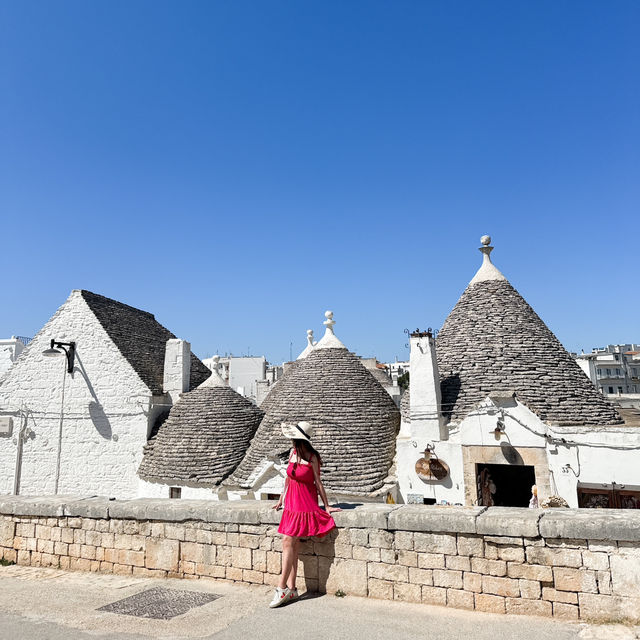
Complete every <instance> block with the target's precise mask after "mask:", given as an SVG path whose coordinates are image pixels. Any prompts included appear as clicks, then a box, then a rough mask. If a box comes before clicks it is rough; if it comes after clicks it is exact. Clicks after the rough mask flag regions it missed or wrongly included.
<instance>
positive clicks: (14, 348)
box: [0, 338, 25, 378]
mask: <svg viewBox="0 0 640 640" xmlns="http://www.w3.org/2000/svg"><path fill="white" fill-rule="evenodd" d="M24 348H25V347H24V345H23V344H22V342H20V340H17V339H16V338H9V339H8V340H0V378H1V377H2V376H3V375H4V374H5V373H6V372H7V370H8V369H9V367H10V366H11V365H12V364H13V363H14V362H15V361H16V360H17V359H18V356H19V355H20V354H21V353H22V352H23V351H24Z"/></svg>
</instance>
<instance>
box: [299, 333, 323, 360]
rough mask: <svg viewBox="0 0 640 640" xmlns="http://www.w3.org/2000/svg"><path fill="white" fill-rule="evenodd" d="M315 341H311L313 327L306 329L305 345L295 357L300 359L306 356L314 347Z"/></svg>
mask: <svg viewBox="0 0 640 640" xmlns="http://www.w3.org/2000/svg"><path fill="white" fill-rule="evenodd" d="M316 344H318V343H317V342H314V341H313V329H307V346H306V347H305V348H304V350H303V351H302V353H301V354H300V355H299V356H298V357H297V360H302V359H303V358H306V357H307V356H308V355H309V354H310V353H311V352H312V351H313V349H314V348H315V346H316Z"/></svg>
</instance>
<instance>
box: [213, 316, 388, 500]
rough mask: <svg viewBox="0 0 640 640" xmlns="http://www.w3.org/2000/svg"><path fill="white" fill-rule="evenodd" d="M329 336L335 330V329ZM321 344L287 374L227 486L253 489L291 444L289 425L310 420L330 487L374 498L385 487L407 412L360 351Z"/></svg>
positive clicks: (332, 340) (323, 475) (323, 471)
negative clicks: (267, 465)
mask: <svg viewBox="0 0 640 640" xmlns="http://www.w3.org/2000/svg"><path fill="white" fill-rule="evenodd" d="M327 333H331V334H333V331H332V330H331V327H330V326H329V327H328V329H327ZM334 338H335V336H334ZM336 342H338V343H339V344H341V343H340V342H339V341H338V340H337V338H335V340H334V339H333V338H331V337H329V338H328V339H327V340H326V341H325V343H324V344H325V345H333V344H335V343H336ZM321 345H322V341H320V342H319V343H318V346H317V347H316V348H315V349H314V350H313V351H312V352H311V353H310V354H309V355H308V356H307V357H306V358H305V359H303V360H300V361H298V362H299V364H298V365H297V366H296V367H295V369H293V370H291V371H290V372H289V373H288V374H287V375H286V376H285V377H284V378H282V379H281V382H280V389H279V391H278V395H277V398H276V399H275V401H274V402H273V404H272V405H271V406H270V408H269V410H268V412H267V414H266V415H265V417H264V420H263V421H262V423H261V424H260V427H259V428H258V431H257V432H256V435H255V438H254V439H253V441H252V442H251V446H250V447H249V450H248V451H247V454H246V456H245V457H244V459H243V460H242V462H241V463H240V465H239V466H238V468H237V469H236V470H235V471H234V473H233V474H232V475H231V476H230V478H229V479H228V480H227V481H226V482H225V484H229V485H235V486H240V487H243V488H250V487H251V486H252V483H253V479H254V477H255V475H256V473H257V472H258V471H259V470H260V469H261V468H262V466H263V465H264V463H265V461H266V460H268V459H270V458H272V457H273V456H274V455H279V454H282V453H285V452H287V451H288V450H289V449H290V447H291V441H290V440H288V439H286V438H285V437H284V436H283V435H282V432H281V430H280V425H281V423H282V422H294V423H295V422H299V421H301V420H306V421H308V422H310V423H311V424H312V425H313V427H314V432H313V438H312V441H313V445H314V447H315V448H316V449H317V450H318V451H319V452H320V455H321V456H322V459H323V467H322V479H323V483H324V485H325V487H326V488H327V489H328V490H331V491H338V492H344V493H350V494H359V495H366V494H369V493H372V492H374V491H376V490H377V489H379V488H381V487H382V486H383V484H384V481H385V479H386V478H387V476H388V474H389V469H390V467H391V465H392V462H393V456H394V452H395V439H396V433H397V430H398V428H399V426H400V413H399V411H398V409H397V408H396V406H395V404H394V402H393V400H392V399H391V397H390V396H389V394H388V393H387V392H386V391H385V390H384V389H383V388H382V386H381V385H380V383H379V382H378V381H377V380H376V379H375V378H374V377H373V376H372V375H371V373H370V372H369V371H368V370H367V369H366V367H365V366H364V365H363V364H362V363H361V362H360V359H359V358H358V357H357V356H355V355H354V354H352V353H350V352H349V351H348V350H347V349H346V348H345V347H344V346H342V347H333V346H321Z"/></svg>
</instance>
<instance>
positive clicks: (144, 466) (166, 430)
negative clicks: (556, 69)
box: [138, 372, 264, 486]
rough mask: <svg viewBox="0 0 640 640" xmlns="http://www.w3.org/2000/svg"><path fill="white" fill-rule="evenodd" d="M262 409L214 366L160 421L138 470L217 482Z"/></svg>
mask: <svg viewBox="0 0 640 640" xmlns="http://www.w3.org/2000/svg"><path fill="white" fill-rule="evenodd" d="M263 415H264V413H263V411H261V410H260V409H258V407H256V406H255V405H253V404H252V403H251V402H249V401H248V400H247V399H245V398H243V397H242V396H241V395H240V394H239V393H236V392H235V391H234V390H233V389H230V388H229V387H227V386H226V385H225V384H224V382H223V381H222V379H221V378H220V376H218V375H217V373H216V372H214V373H213V375H212V376H211V377H210V378H209V379H208V380H206V381H205V382H204V383H203V384H201V385H200V386H199V387H198V388H197V389H194V390H193V391H190V392H189V393H184V394H182V395H181V396H180V399H179V400H178V402H176V404H175V405H174V406H173V407H172V408H171V410H170V412H169V415H168V417H167V418H166V419H165V420H164V421H162V420H161V421H159V422H158V424H157V425H156V429H154V431H155V433H154V434H152V437H151V438H150V439H149V442H148V443H147V445H146V446H145V448H144V454H143V457H142V462H141V464H140V468H139V469H138V475H139V476H140V477H141V478H143V479H144V480H149V481H151V482H162V483H165V484H174V483H175V484H186V485H193V486H215V485H217V484H219V483H220V482H221V481H222V480H224V478H226V477H227V476H228V475H229V474H230V473H231V472H232V471H233V469H235V468H236V466H237V465H238V463H239V462H240V460H242V457H243V456H244V454H245V453H246V451H247V447H248V446H249V442H251V438H253V436H254V434H255V432H256V429H257V428H258V425H259V424H260V420H262V417H263Z"/></svg>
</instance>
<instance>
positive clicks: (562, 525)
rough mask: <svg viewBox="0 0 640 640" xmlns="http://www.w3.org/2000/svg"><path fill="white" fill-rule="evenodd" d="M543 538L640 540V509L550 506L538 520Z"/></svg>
mask: <svg viewBox="0 0 640 640" xmlns="http://www.w3.org/2000/svg"><path fill="white" fill-rule="evenodd" d="M539 529H540V535H541V536H542V537H543V538H575V539H587V540H623V541H628V542H637V541H639V540H640V511H636V510H633V509H624V510H621V509H597V510H595V509H550V510H548V511H547V510H545V511H544V512H543V514H542V518H541V519H540V523H539Z"/></svg>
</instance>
